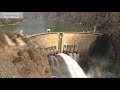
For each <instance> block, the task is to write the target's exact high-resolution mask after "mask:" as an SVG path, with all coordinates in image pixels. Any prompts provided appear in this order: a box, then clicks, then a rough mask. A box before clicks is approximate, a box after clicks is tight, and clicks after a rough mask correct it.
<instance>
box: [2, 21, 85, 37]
mask: <svg viewBox="0 0 120 90" xmlns="http://www.w3.org/2000/svg"><path fill="white" fill-rule="evenodd" d="M0 28H1V29H5V30H10V31H14V32H19V31H20V30H23V31H24V32H23V33H24V34H25V35H31V34H37V33H44V32H46V30H47V29H48V28H49V29H50V30H51V31H52V32H68V31H69V32H78V31H84V30H86V28H85V27H82V25H81V24H73V23H70V22H66V21H59V20H48V19H26V20H25V21H24V22H22V23H19V24H17V25H6V26H2V27H0Z"/></svg>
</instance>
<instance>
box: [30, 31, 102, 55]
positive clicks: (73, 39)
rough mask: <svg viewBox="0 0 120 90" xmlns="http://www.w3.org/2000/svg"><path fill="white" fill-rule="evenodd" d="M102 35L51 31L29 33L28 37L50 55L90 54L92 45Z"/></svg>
mask: <svg viewBox="0 0 120 90" xmlns="http://www.w3.org/2000/svg"><path fill="white" fill-rule="evenodd" d="M99 35H101V34H100V33H88V32H50V33H40V34H34V35H28V38H29V39H30V40H31V41H32V42H33V43H37V45H40V46H41V47H42V48H44V49H45V51H46V53H47V55H48V56H51V55H53V56H54V55H56V54H58V53H79V54H80V56H83V55H88V54H89V49H90V46H91V45H92V44H93V42H94V41H95V40H96V38H97V37H98V36H99Z"/></svg>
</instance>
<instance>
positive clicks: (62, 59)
mask: <svg viewBox="0 0 120 90" xmlns="http://www.w3.org/2000/svg"><path fill="white" fill-rule="evenodd" d="M56 59H57V61H58V65H59V66H58V65H54V68H55V67H56V69H55V70H56V71H55V72H57V73H55V74H56V75H54V76H57V75H58V74H59V75H58V76H57V77H58V78H59V76H61V75H62V76H61V77H63V78H87V76H86V75H85V73H84V71H83V70H82V68H81V67H80V66H79V65H78V63H77V62H76V61H75V60H74V59H73V58H71V57H70V56H68V55H66V54H64V53H60V54H57V55H56ZM56 59H54V60H55V61H56ZM52 60H53V59H52ZM57 69H59V70H57Z"/></svg>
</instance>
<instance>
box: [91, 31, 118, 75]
mask: <svg viewBox="0 0 120 90" xmlns="http://www.w3.org/2000/svg"><path fill="white" fill-rule="evenodd" d="M90 55H91V56H93V57H96V59H97V61H98V62H100V65H101V66H102V68H103V70H105V71H106V72H110V73H114V74H115V76H114V77H120V72H119V71H120V70H119V69H120V30H109V31H108V32H106V33H105V34H103V35H101V36H100V37H98V38H97V40H96V41H95V42H94V46H92V50H91V52H90Z"/></svg>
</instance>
